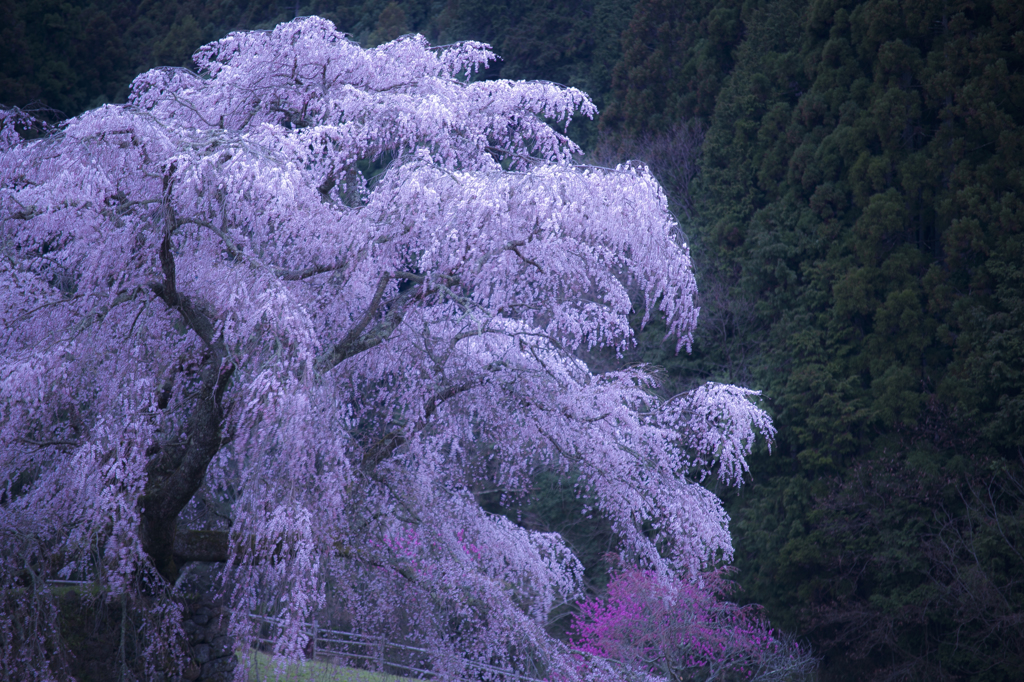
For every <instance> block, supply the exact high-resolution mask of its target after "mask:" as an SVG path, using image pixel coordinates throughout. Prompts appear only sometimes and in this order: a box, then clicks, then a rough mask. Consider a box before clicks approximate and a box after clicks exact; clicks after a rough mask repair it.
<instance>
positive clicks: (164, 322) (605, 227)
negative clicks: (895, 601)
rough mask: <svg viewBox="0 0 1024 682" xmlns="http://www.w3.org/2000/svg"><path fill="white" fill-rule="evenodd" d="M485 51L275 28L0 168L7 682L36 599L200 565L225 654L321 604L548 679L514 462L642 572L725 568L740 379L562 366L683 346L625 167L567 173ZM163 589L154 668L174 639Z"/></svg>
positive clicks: (530, 542) (29, 146)
mask: <svg viewBox="0 0 1024 682" xmlns="http://www.w3.org/2000/svg"><path fill="white" fill-rule="evenodd" d="M491 59H493V55H492V54H491V52H490V51H489V50H488V48H487V46H486V45H483V44H479V43H460V44H456V45H452V46H446V47H443V48H431V47H430V46H429V45H428V44H427V43H426V41H424V40H423V39H422V38H419V37H405V38H401V39H399V40H396V41H394V42H391V43H387V44H385V45H382V46H380V47H378V48H375V49H372V50H364V49H362V48H360V47H358V46H357V45H356V44H354V43H352V42H351V41H349V40H348V39H347V38H345V37H344V36H343V35H341V34H339V33H337V32H336V31H335V29H334V27H333V26H332V25H331V24H330V22H327V21H325V20H322V19H317V18H305V19H297V20H295V21H292V22H290V23H287V24H282V25H280V26H278V27H277V28H276V29H274V30H273V31H269V32H252V33H235V34H231V35H229V36H228V37H226V38H225V39H223V40H221V41H218V42H216V43H212V44H210V45H207V46H206V47H204V48H202V49H201V50H200V51H199V52H198V53H197V54H196V56H195V62H196V64H197V65H198V66H199V67H200V73H199V75H197V74H194V73H192V72H189V71H185V70H181V69H158V70H153V71H150V72H148V73H146V74H143V75H142V76H140V77H139V78H137V79H136V81H135V82H134V84H133V86H132V95H131V99H130V102H129V104H128V105H126V106H112V105H108V106H104V107H101V108H99V109H96V110H94V111H90V112H88V113H86V114H83V115H82V116H80V117H78V118H76V119H74V120H72V121H69V122H68V123H66V124H65V125H64V126H62V127H61V129H60V130H59V131H58V132H57V133H55V134H52V135H50V136H46V137H42V138H40V139H35V140H32V141H25V142H14V143H13V144H11V145H8V148H7V149H5V150H4V151H3V152H2V156H0V249H2V252H3V257H2V259H0V330H2V331H0V472H2V476H3V478H2V480H0V546H2V547H3V551H2V564H0V586H2V587H0V589H2V590H4V592H3V600H4V607H3V609H0V614H3V615H0V644H2V646H3V650H2V652H0V656H2V659H3V669H4V670H5V674H10V675H13V676H14V677H18V676H19V675H21V676H27V677H26V679H27V678H31V677H32V676H35V677H39V678H46V677H48V676H50V675H51V674H53V673H54V671H56V669H57V668H56V664H55V663H54V662H53V661H54V660H55V659H53V656H52V654H53V651H54V646H53V644H54V641H53V639H52V638H53V630H52V627H51V626H52V624H48V623H47V622H45V618H43V615H45V613H49V612H48V611H46V610H40V609H36V610H31V609H27V607H28V606H29V605H30V603H42V602H43V601H45V600H46V596H47V589H48V588H47V580H48V579H53V578H58V577H61V578H69V577H71V578H75V579H96V580H98V581H100V582H102V583H103V585H104V586H105V587H106V588H107V589H109V590H110V593H111V594H114V595H128V596H131V595H137V594H146V595H148V598H152V597H154V596H156V597H160V595H161V594H165V593H167V591H168V590H169V589H170V585H172V584H173V582H174V581H175V579H176V578H177V576H178V575H179V573H180V570H181V568H182V566H183V565H184V564H185V563H187V562H188V561H191V560H211V559H212V560H218V559H219V560H227V561H228V566H229V568H230V569H231V571H232V576H233V579H232V581H231V582H230V583H229V586H228V588H227V589H228V591H229V596H230V598H231V600H232V604H233V607H234V609H233V620H232V631H233V633H234V634H235V636H236V638H237V640H236V641H238V642H239V643H240V644H244V643H245V642H246V641H248V640H247V639H246V638H247V637H250V636H254V632H255V630H254V629H253V627H254V626H253V625H252V623H251V622H250V620H249V614H250V613H252V612H259V613H265V614H268V615H273V616H277V617H280V618H281V619H282V620H281V621H280V622H283V623H284V625H283V626H282V627H281V628H280V629H279V631H278V632H277V633H276V635H277V645H276V646H277V649H276V650H277V652H278V653H282V654H285V655H300V654H301V652H302V649H303V646H304V645H305V635H304V634H303V632H302V630H301V628H300V627H299V624H300V623H301V622H302V621H304V620H306V619H310V618H311V617H314V616H315V615H316V614H317V613H318V612H320V611H322V610H323V609H325V608H326V607H327V606H328V605H332V606H337V605H339V604H340V605H342V607H343V608H344V609H345V612H346V613H347V614H349V616H350V617H351V618H352V620H353V622H354V623H355V624H356V626H357V627H360V628H363V629H366V630H372V631H378V632H380V631H383V630H384V629H386V628H387V627H390V626H392V625H395V624H402V625H403V627H404V628H405V631H406V632H414V633H416V636H417V637H419V638H420V640H421V642H422V643H423V644H425V645H427V646H428V647H429V648H430V649H431V650H432V651H434V652H435V653H436V654H437V655H438V657H437V661H435V663H436V664H437V665H439V666H442V667H444V666H447V668H444V669H445V670H449V672H451V673H452V674H454V673H457V672H458V670H457V666H458V661H460V660H465V659H466V658H470V659H477V660H481V661H484V662H487V663H491V664H495V663H497V664H501V665H509V666H514V667H518V668H527V667H528V666H537V665H540V666H542V668H543V669H545V670H548V671H551V670H553V668H552V666H554V667H555V668H557V667H558V666H559V665H560V663H559V661H560V660H567V659H563V657H562V656H560V655H557V651H558V650H557V647H556V646H555V645H554V643H553V642H552V641H551V640H550V639H549V638H548V637H547V635H546V634H545V630H544V625H545V622H546V618H547V614H548V613H549V611H550V609H551V608H552V607H553V606H554V605H556V604H557V603H560V602H563V601H566V600H570V599H574V598H576V597H577V596H578V594H579V590H580V579H581V567H580V564H579V562H578V561H577V560H576V558H575V557H574V556H573V553H572V552H571V550H570V549H569V547H568V546H567V545H566V544H565V543H564V542H563V541H562V539H561V538H560V537H559V536H557V535H553V534H545V533H540V532H536V531H531V530H529V529H526V528H523V527H521V526H520V525H518V524H516V523H514V522H513V521H512V520H509V518H508V517H506V516H504V515H501V514H495V513H490V512H488V511H487V510H485V509H484V508H482V507H481V505H480V504H479V502H478V495H479V493H480V492H481V491H482V490H483V489H484V488H488V489H490V490H491V491H493V490H494V489H498V490H501V491H506V493H505V494H507V495H515V494H522V493H521V492H518V491H522V490H526V489H528V487H529V481H530V479H531V476H532V475H533V474H534V473H535V472H536V471H537V470H538V469H546V470H554V471H561V472H567V473H568V472H572V473H573V475H574V476H577V477H578V480H579V481H580V485H581V486H582V487H583V488H585V489H586V492H587V494H588V495H589V496H591V497H590V498H588V499H593V500H594V501H595V502H594V505H595V508H594V509H593V510H592V511H593V512H594V513H599V514H602V515H604V516H606V517H607V518H608V519H609V520H610V521H611V524H612V527H613V529H614V531H615V532H616V533H617V534H618V536H619V538H620V541H621V547H620V549H621V551H622V552H623V554H624V555H625V556H626V557H627V558H628V559H630V560H631V561H633V562H635V563H636V564H638V565H641V566H644V567H645V568H646V569H648V570H651V571H653V572H654V574H655V575H659V576H662V577H663V578H665V579H669V578H670V577H672V576H675V577H678V576H685V575H687V574H692V572H694V571H697V570H698V569H700V568H701V567H703V566H706V565H707V564H708V563H709V562H714V561H716V560H722V559H724V560H728V559H729V558H731V555H732V547H731V543H730V538H729V534H728V529H727V521H728V517H727V515H726V514H725V512H724V511H723V509H722V506H721V504H720V502H719V500H718V499H717V498H716V497H715V496H714V495H712V494H711V493H710V492H709V491H708V490H707V489H706V488H704V487H702V486H701V485H699V484H698V479H702V478H703V477H704V476H705V475H707V474H708V473H709V472H710V473H713V474H714V475H717V476H718V477H719V478H721V479H722V480H723V481H724V482H726V483H733V484H738V483H739V482H740V480H741V477H742V475H743V473H744V471H745V470H746V464H745V457H746V456H747V454H748V452H749V448H750V446H751V444H752V442H753V440H754V437H755V432H760V433H762V434H764V435H765V436H767V437H769V438H770V437H771V436H772V435H773V433H774V432H773V428H772V426H771V423H770V421H769V420H768V418H767V416H766V415H765V413H764V412H762V411H761V410H760V409H759V408H757V407H756V406H755V405H754V404H753V403H752V402H751V399H750V398H751V395H752V392H751V391H747V390H745V389H741V388H737V387H734V386H727V385H706V386H703V387H700V388H699V389H697V390H695V391H693V392H692V393H690V394H686V395H682V396H677V397H676V398H674V399H672V400H669V401H662V400H660V399H659V398H658V397H657V395H656V393H655V392H654V391H652V390H651V388H652V387H653V386H654V379H653V378H652V376H651V375H650V374H649V373H648V371H647V370H646V369H645V368H644V367H631V368H627V369H624V370H621V371H612V372H607V373H603V374H597V373H594V372H592V371H591V369H590V368H588V366H587V364H586V363H585V362H584V361H583V360H581V359H580V357H582V354H581V353H580V351H581V350H585V349H588V348H594V347H605V348H613V349H623V348H625V347H626V346H627V345H629V344H630V343H631V342H632V331H631V329H630V326H629V320H628V315H629V313H630V311H631V310H632V309H633V308H634V307H637V306H643V308H644V309H645V310H647V311H654V310H659V311H660V313H661V315H662V316H663V318H664V319H665V320H666V325H667V328H668V330H669V332H670V334H671V335H672V336H673V337H674V338H675V339H676V342H677V348H680V349H681V348H684V347H685V348H688V347H689V344H690V343H691V339H692V330H693V328H694V325H695V324H696V321H697V312H698V311H697V308H696V307H695V305H694V298H695V295H696V287H695V283H694V279H693V275H692V270H691V264H690V260H689V255H688V250H687V246H686V244H685V243H683V242H682V241H681V239H680V237H679V234H678V230H677V227H676V224H675V222H674V221H673V219H672V217H671V215H670V213H669V212H668V210H667V208H666V200H665V196H664V194H663V193H662V191H661V189H660V187H659V186H658V184H657V182H656V181H655V180H654V179H653V177H652V176H651V175H650V174H649V172H648V171H647V170H646V169H645V168H642V167H636V166H624V167H620V168H617V169H614V170H610V169H597V168H588V167H580V166H574V165H573V164H572V163H571V159H572V156H573V154H574V153H576V152H578V148H577V147H576V146H575V145H574V144H573V143H572V142H571V141H570V140H569V139H568V138H567V137H566V135H565V134H564V128H563V129H562V131H559V130H557V129H555V128H553V127H551V126H550V125H548V123H547V121H555V122H557V123H559V124H560V125H564V126H568V123H569V120H570V118H571V117H572V116H573V115H574V114H575V113H582V114H584V115H587V116H590V115H592V114H593V113H594V107H593V105H592V104H591V102H590V100H589V99H588V98H587V97H586V96H585V95H584V94H583V93H581V92H579V91H577V90H573V89H571V88H563V87H559V86H554V85H551V84H546V83H513V82H508V81H473V80H472V79H471V75H472V74H473V73H474V71H475V70H477V69H479V68H481V67H482V66H484V65H485V64H486V63H487V62H488V61H490V60H491ZM16 118H17V117H14V116H12V115H5V119H4V121H5V125H6V124H9V125H8V128H9V127H10V125H14V124H15V123H16V122H17V121H16ZM19 125H22V126H23V125H24V122H22V123H20V124H19ZM13 135H14V134H13V133H11V132H10V130H8V129H6V128H5V132H4V133H3V136H0V139H4V140H7V141H11V140H13ZM203 485H206V486H208V487H209V486H213V487H218V486H219V487H220V488H222V489H224V490H230V491H233V495H232V498H231V512H230V515H231V527H230V533H229V534H228V535H227V536H226V537H224V536H220V535H218V534H217V533H212V532H207V533H205V534H204V533H197V532H194V531H195V530H196V529H189V528H186V527H185V526H184V525H182V524H179V517H180V516H181V513H182V511H183V510H184V509H185V508H186V507H187V506H188V505H189V504H190V502H192V500H193V498H194V496H195V495H196V493H197V491H198V490H199V489H200V487H201V486H203ZM199 530H202V529H199ZM157 602H158V603H164V604H165V606H164V607H161V608H163V611H160V609H159V608H158V609H156V610H155V611H153V613H154V614H155V615H154V616H153V618H154V619H156V620H153V619H151V621H150V622H151V631H150V633H149V635H148V637H149V639H147V640H146V641H147V642H151V643H155V644H154V647H151V649H152V651H156V650H157V649H159V646H158V645H160V644H161V643H163V644H169V643H171V640H172V639H173V632H174V630H175V628H174V627H164V626H158V625H153V624H154V623H159V622H163V623H165V624H167V625H170V626H173V625H174V616H175V612H174V608H173V600H164V601H163V602H160V600H159V599H157ZM26 609H27V610H26ZM15 613H34V614H43V615H38V617H36V616H30V617H28V620H18V618H21V616H14V615H11V614H15ZM32 618H35V620H32ZM159 618H163V621H160V620H159ZM165 648H166V647H165ZM450 654H458V655H457V656H452V655H450ZM152 656H156V654H152ZM155 660H156V659H155V658H153V659H152V661H155ZM152 661H151V665H154V666H155V665H158V664H157V663H153V662H152ZM538 661H539V663H538ZM445 662H447V663H445ZM452 666H455V667H454V668H453V667H452ZM545 666H546V667H545ZM534 669H536V668H534Z"/></svg>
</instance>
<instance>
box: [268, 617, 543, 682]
mask: <svg viewBox="0 0 1024 682" xmlns="http://www.w3.org/2000/svg"><path fill="white" fill-rule="evenodd" d="M250 617H251V618H252V619H253V620H255V621H256V622H258V623H266V624H267V625H271V626H276V625H280V624H282V623H283V622H284V621H282V620H281V619H280V618H271V617H270V616H260V615H257V614H250ZM303 631H304V632H305V634H307V635H308V636H309V638H310V643H311V645H312V647H311V649H312V650H311V651H310V655H311V656H312V657H313V658H314V659H320V660H323V659H341V661H342V663H346V664H347V663H349V662H363V665H365V666H366V667H368V668H369V667H370V666H372V665H373V664H377V665H378V666H380V668H381V670H382V671H384V672H388V669H393V670H398V671H402V673H404V674H405V676H409V677H417V678H420V679H425V680H429V679H432V678H433V677H434V676H435V675H436V674H437V672H436V671H435V670H432V666H431V655H430V651H428V650H427V649H424V648H422V647H417V646H411V645H409V644H400V643H398V642H392V641H389V640H387V639H385V638H383V637H380V636H376V635H366V634H363V633H359V632H348V631H345V630H332V629H329V628H324V627H320V626H319V625H318V624H317V623H315V622H314V623H303ZM257 641H259V642H261V643H264V644H267V645H272V644H273V641H272V640H270V639H267V638H262V637H260V638H257ZM388 652H391V655H388ZM460 663H461V665H462V667H463V668H464V669H465V670H466V671H467V672H469V673H470V674H471V675H472V677H473V678H477V679H486V680H495V681H497V682H502V681H505V680H507V681H509V682H513V681H514V682H542V681H541V680H539V679H538V678H535V677H529V676H527V675H522V674H520V673H517V672H514V671H512V670H507V669H505V668H500V667H498V666H494V665H488V664H486V663H479V662H477V661H470V660H465V659H463V660H461V661H460ZM352 667H363V666H352ZM474 673H475V674H474Z"/></svg>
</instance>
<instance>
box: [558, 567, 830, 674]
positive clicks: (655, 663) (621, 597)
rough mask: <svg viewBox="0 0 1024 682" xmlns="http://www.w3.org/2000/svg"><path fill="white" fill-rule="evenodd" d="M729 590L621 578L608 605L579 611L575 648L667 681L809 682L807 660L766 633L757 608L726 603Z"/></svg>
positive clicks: (710, 584)
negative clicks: (807, 680) (770, 681)
mask: <svg viewBox="0 0 1024 682" xmlns="http://www.w3.org/2000/svg"><path fill="white" fill-rule="evenodd" d="M728 586H729V583H728V582H727V581H725V580H723V579H722V578H721V575H720V574H719V573H705V574H702V576H701V580H699V581H688V580H666V579H663V578H661V577H659V576H658V575H656V574H655V573H654V572H651V571H641V570H636V569H633V570H628V571H624V572H622V573H619V574H618V575H616V576H615V578H614V579H613V580H612V582H611V583H610V584H609V586H608V593H607V595H606V596H605V597H603V598H597V599H592V600H590V601H587V602H585V603H583V604H582V605H581V606H580V611H579V614H578V615H577V616H576V619H575V621H574V623H573V626H572V628H571V630H570V633H571V638H572V644H573V647H574V648H575V649H576V650H577V651H578V652H581V653H582V654H585V655H587V657H596V658H597V659H598V660H599V661H600V659H608V660H610V661H613V662H617V663H619V664H621V665H622V666H624V667H625V670H626V671H627V672H632V673H634V674H638V673H640V674H642V673H646V674H649V675H654V676H657V677H665V678H668V679H670V680H680V681H681V680H759V681H764V680H803V679H808V678H809V677H810V676H811V675H812V674H813V671H814V669H815V667H816V666H815V661H814V659H813V658H812V657H811V656H810V653H809V652H808V651H807V650H805V649H803V648H801V647H800V646H799V645H798V644H796V643H794V642H791V641H789V640H787V639H786V638H784V637H782V636H781V635H780V634H779V633H776V632H775V631H774V630H773V629H772V628H771V627H769V625H768V622H767V621H766V620H765V619H764V617H763V615H762V614H761V613H760V611H759V609H758V607H756V606H738V605H736V604H734V603H732V602H728V601H725V600H724V599H723V597H724V595H725V593H726V591H727V588H728ZM587 657H585V658H584V661H587V660H593V658H589V659H588V658H587ZM614 669H615V668H614V667H613V670H614ZM619 671H620V672H621V668H620V669H619Z"/></svg>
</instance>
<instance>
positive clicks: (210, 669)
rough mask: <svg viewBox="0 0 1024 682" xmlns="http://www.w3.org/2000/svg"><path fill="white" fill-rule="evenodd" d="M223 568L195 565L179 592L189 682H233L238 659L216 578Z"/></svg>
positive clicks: (184, 576)
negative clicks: (188, 654) (190, 656)
mask: <svg viewBox="0 0 1024 682" xmlns="http://www.w3.org/2000/svg"><path fill="white" fill-rule="evenodd" d="M222 568H223V564H215V563H204V562H194V563H190V564H188V565H187V566H186V567H185V570H184V572H183V573H182V577H181V578H180V580H179V583H178V590H177V591H178V592H179V593H181V595H182V597H183V599H184V600H185V604H186V606H185V614H184V615H185V622H184V623H183V625H182V627H183V628H184V630H185V634H186V635H188V643H189V647H190V649H191V652H190V653H191V654H192V664H191V665H190V666H189V668H188V670H186V671H185V672H186V675H185V678H184V679H185V680H187V681H188V682H230V680H231V678H232V676H233V674H234V670H235V666H236V665H237V663H238V659H237V658H235V652H234V643H233V642H232V640H231V638H230V637H228V634H227V629H228V617H229V614H228V609H227V607H226V605H225V604H224V603H223V601H222V600H221V599H219V598H218V596H217V586H216V582H215V581H216V578H217V575H218V574H219V572H220V570H221V569H222Z"/></svg>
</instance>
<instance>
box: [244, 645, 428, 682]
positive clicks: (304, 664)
mask: <svg viewBox="0 0 1024 682" xmlns="http://www.w3.org/2000/svg"><path fill="white" fill-rule="evenodd" d="M249 680H250V681H251V682H423V681H422V680H417V679H415V678H412V677H399V676H397V675H388V674H386V673H378V672H373V671H370V670H360V669H359V668H346V667H344V666H340V665H332V664H331V663H326V662H324V661H281V660H277V661H275V660H274V657H273V656H271V655H270V654H266V653H263V652H262V651H252V652H250V655H249Z"/></svg>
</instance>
